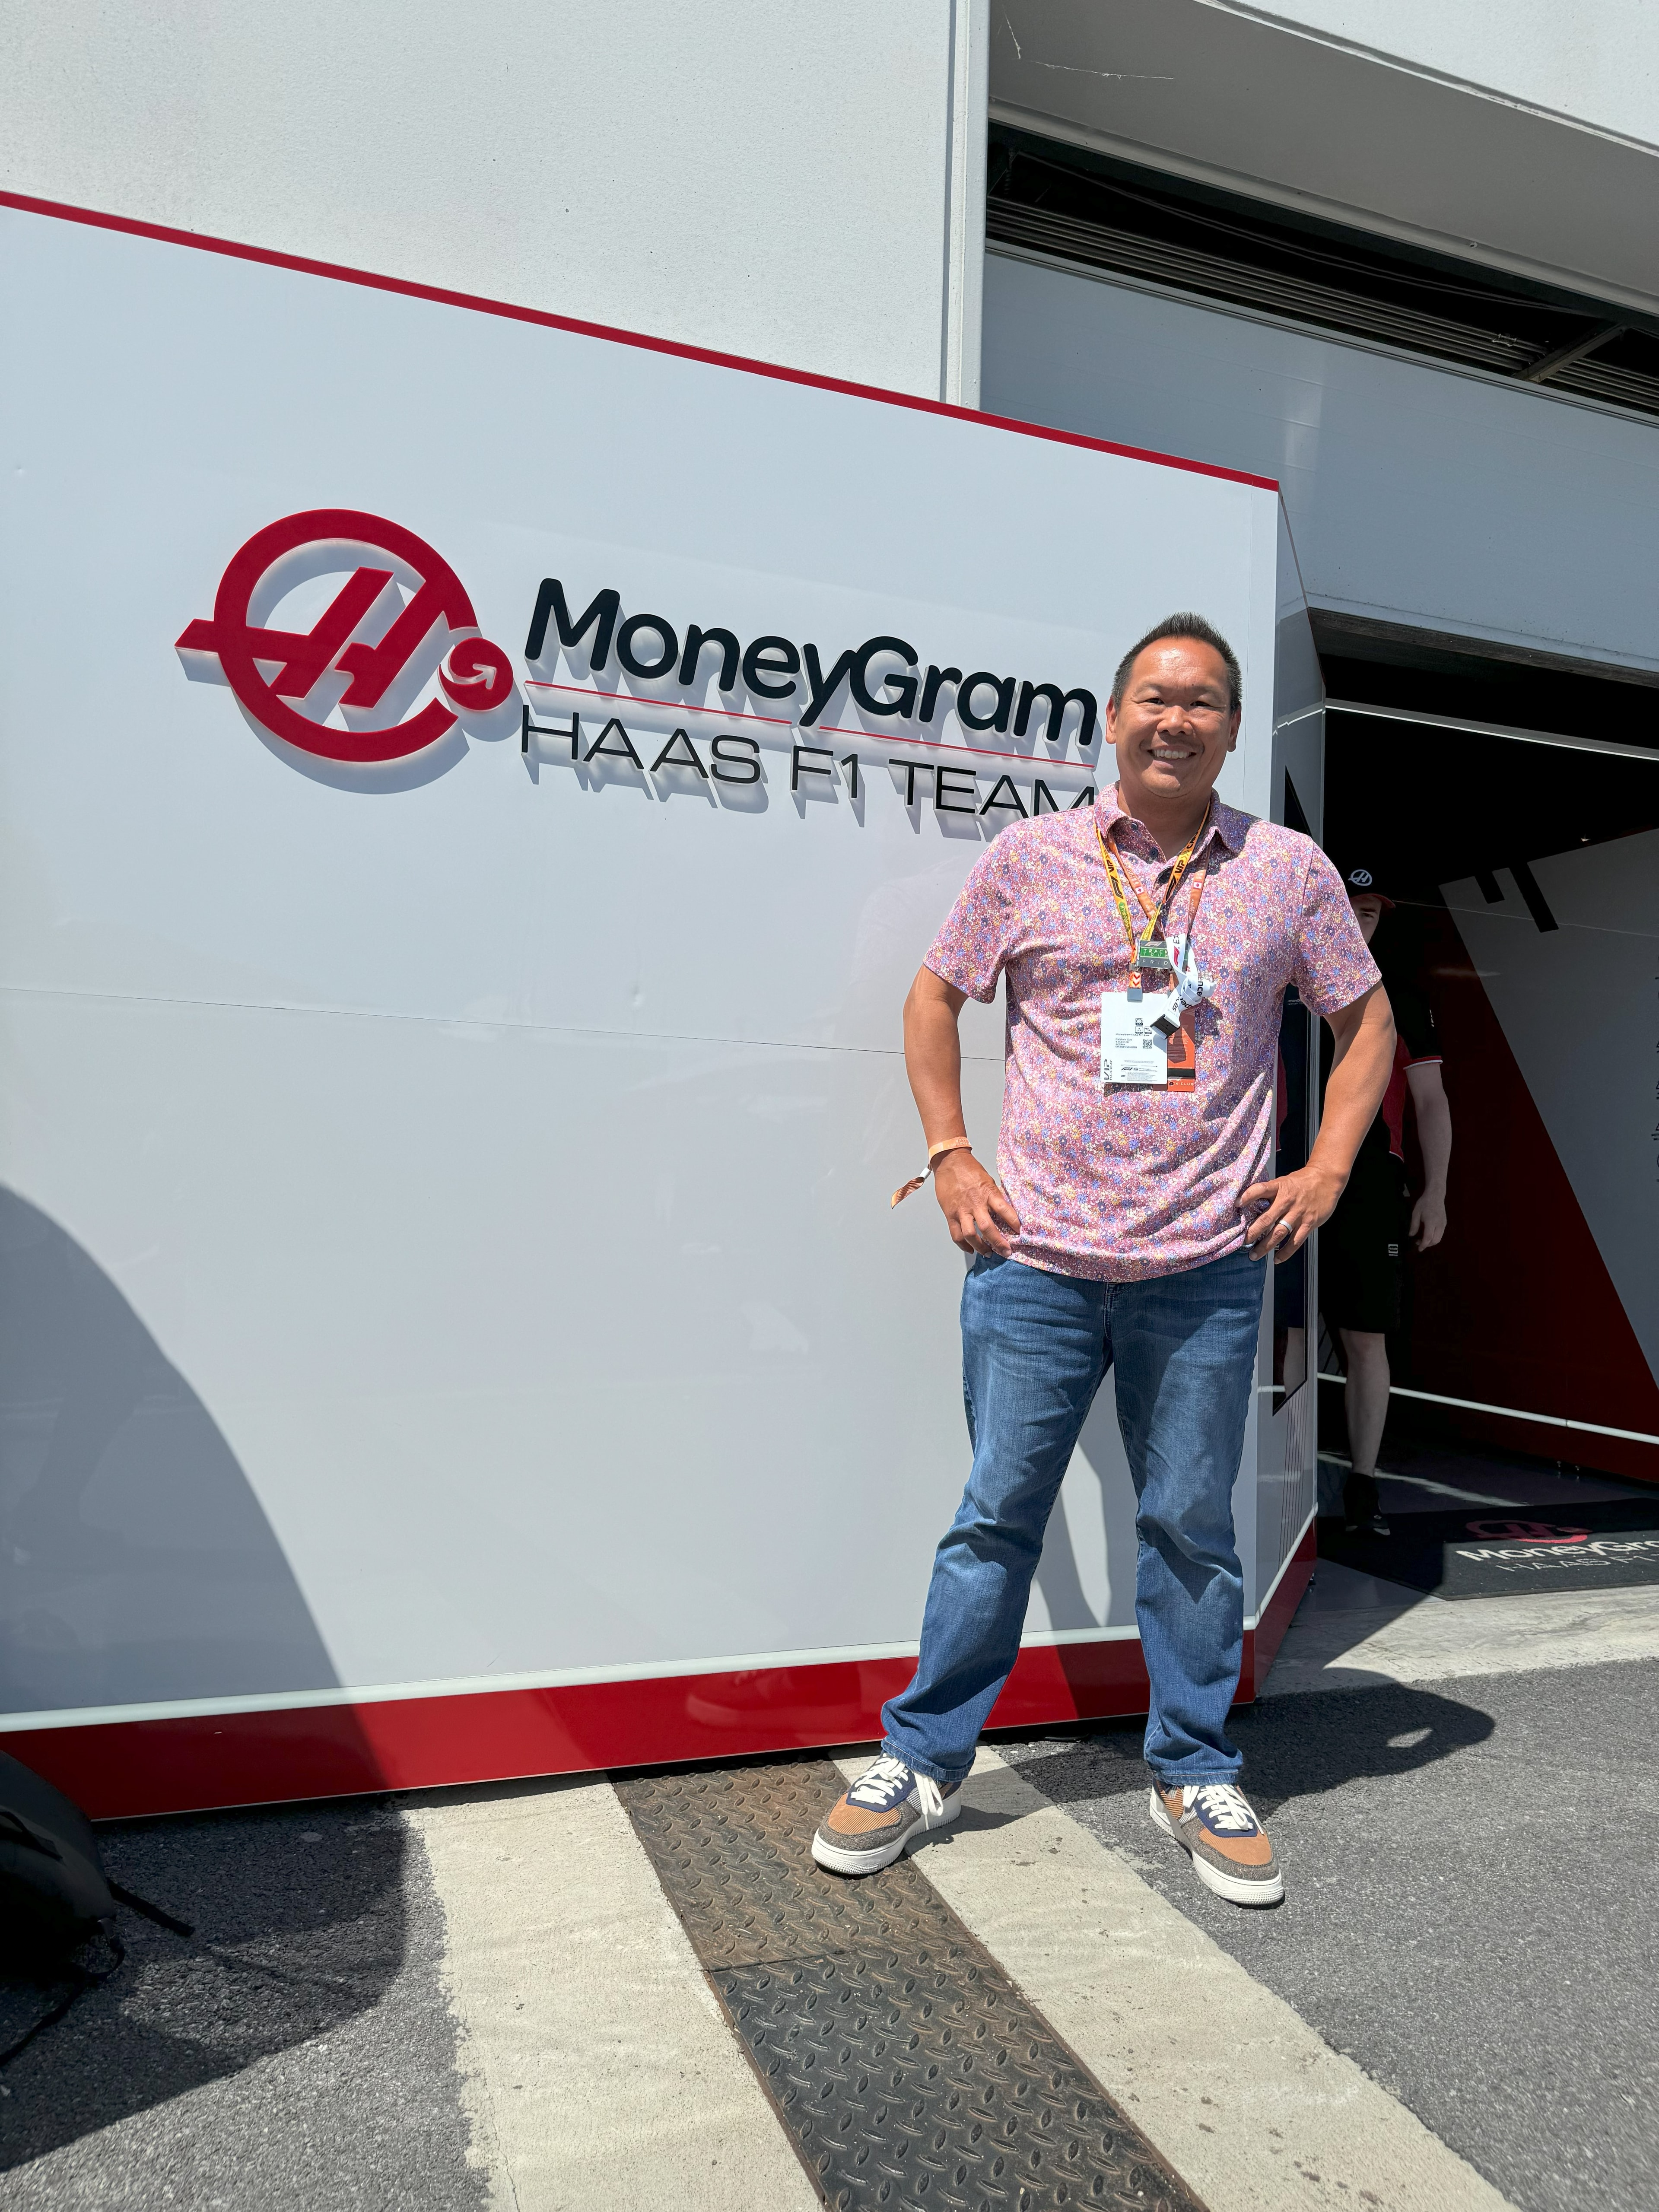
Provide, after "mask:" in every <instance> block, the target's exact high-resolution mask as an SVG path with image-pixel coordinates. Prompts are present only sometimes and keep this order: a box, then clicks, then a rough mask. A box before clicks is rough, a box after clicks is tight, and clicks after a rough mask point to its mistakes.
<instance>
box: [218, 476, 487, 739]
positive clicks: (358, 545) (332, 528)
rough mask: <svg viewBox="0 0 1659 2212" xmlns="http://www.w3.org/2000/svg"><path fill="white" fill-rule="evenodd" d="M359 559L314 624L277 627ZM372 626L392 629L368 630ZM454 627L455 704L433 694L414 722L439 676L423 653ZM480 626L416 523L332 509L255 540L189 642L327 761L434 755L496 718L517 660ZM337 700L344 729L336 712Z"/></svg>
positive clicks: (256, 712)
mask: <svg viewBox="0 0 1659 2212" xmlns="http://www.w3.org/2000/svg"><path fill="white" fill-rule="evenodd" d="M365 555H367V556H370V557H369V558H368V559H367V560H365V559H363V558H362V556H365ZM376 556H378V561H379V562H385V563H386V565H385V566H380V565H377V562H376ZM354 563H355V564H356V565H354ZM346 568H349V569H350V570H351V573H350V574H349V576H348V577H347V578H346V580H345V582H344V583H343V584H342V585H341V586H340V588H339V590H338V591H337V592H336V593H335V595H334V597H333V599H331V601H330V603H329V605H327V606H326V607H325V609H324V611H323V612H322V613H321V614H320V615H319V617H317V619H316V621H315V622H314V623H313V624H312V626H311V628H310V629H308V630H286V629H269V628H267V627H266V626H265V619H264V618H265V617H266V616H268V615H269V614H270V611H272V610H273V609H274V608H275V607H276V605H278V604H279V603H280V601H281V600H282V599H283V597H284V595H285V594H286V593H287V592H289V591H291V590H292V589H293V588H294V586H295V585H297V584H301V583H305V582H308V581H310V580H312V579H313V577H316V576H324V575H329V574H334V573H337V572H338V571H340V570H342V569H346ZM405 593H407V594H408V596H407V597H405ZM370 617H375V622H373V623H371V621H370ZM366 624H368V627H369V628H370V630H371V633H374V632H375V630H376V626H377V624H378V634H372V635H370V636H369V637H359V636H357V635H356V633H357V632H358V630H359V629H362V628H363V627H364V626H365V625H366ZM440 629H441V630H443V631H445V632H447V634H448V635H449V637H450V639H451V640H452V642H451V643H450V644H449V645H448V647H447V649H445V650H444V652H443V653H442V656H441V659H440V661H439V664H438V666H437V671H436V672H437V678H438V684H439V688H440V690H441V691H442V693H443V696H444V698H445V699H447V701H448V702H449V705H448V706H445V705H444V704H442V703H441V702H440V701H439V700H437V699H428V701H427V702H426V704H425V705H424V706H422V707H421V708H418V709H416V712H414V713H413V714H410V717H409V719H408V720H406V721H405V720H402V719H401V717H402V714H404V710H405V709H406V708H409V707H410V706H412V705H413V703H414V701H415V699H416V696H418V694H419V693H420V692H421V691H422V690H424V689H425V688H426V685H427V683H428V678H430V676H431V674H432V672H433V664H432V661H431V659H430V658H429V657H428V654H427V653H425V652H424V651H423V648H425V647H427V646H428V641H430V640H431V638H432V636H433V634H434V632H435V631H437V630H440ZM477 631H478V624H477V617H476V616H475V615H474V613H473V611H472V602H471V599H468V597H467V595H466V593H465V591H464V590H463V589H462V587H461V583H460V580H459V577H458V576H457V575H456V574H455V572H454V570H453V568H451V567H450V566H449V564H448V562H447V561H444V560H443V559H441V557H440V556H439V555H438V554H436V553H435V552H434V551H433V550H432V548H431V546H429V545H428V544H426V543H425V541H424V540H423V539H422V538H417V537H416V535H415V533H414V532H413V531H410V530H404V529H403V528H401V527H400V526H399V525H398V524H397V523H395V522H387V521H386V520H383V519H382V517H380V515H378V514H362V513H358V512H356V510H355V509H354V508H351V507H313V509H311V510H310V512H309V513H305V514H290V515H286V516H284V518H283V520H282V521H280V522H273V523H272V524H270V526H269V528H267V529H264V530H261V531H260V532H258V534H257V535H256V536H254V537H252V538H249V540H248V541H247V544H246V545H244V546H243V547H242V549H241V550H240V552H239V553H238V554H236V555H235V556H234V558H233V559H232V561H231V562H230V565H229V567H228V568H227V569H226V570H225V573H224V575H223V577H222V580H221V581H220V585H219V589H218V592H217V595H216V598H215V599H214V603H213V613H212V615H211V617H210V618H209V619H207V620H206V621H198V622H193V623H191V624H190V626H189V628H188V629H186V630H185V634H184V635H183V636H182V637H181V638H180V639H179V645H178V650H179V653H180V654H181V655H184V656H185V659H186V665H187V666H188V665H189V662H190V660H191V659H196V660H197V662H198V663H199V662H200V661H202V660H211V661H216V662H217V663H218V666H219V670H220V672H221V673H222V676H223V678H224V680H225V682H226V683H227V684H228V685H229V686H230V688H231V690H233V691H234V693H235V695H236V698H237V700H238V702H239V703H240V705H241V707H242V708H244V710H245V711H246V713H247V714H249V715H251V716H252V719H253V720H254V721H256V722H257V723H258V726H259V727H260V728H261V729H262V730H264V731H266V732H269V734H270V736H271V737H273V738H281V739H282V741H283V744H289V745H294V746H295V747H297V749H298V750H300V751H301V752H306V753H312V754H315V755H317V756H318V757H320V758H322V759H325V760H334V761H355V762H369V761H392V760H404V759H407V758H408V757H410V755H411V754H413V753H418V752H424V751H425V750H426V749H427V748H428V746H429V745H434V744H437V743H438V741H439V740H440V738H443V737H446V736H447V734H448V732H450V731H451V730H452V729H453V727H454V726H455V723H456V721H457V720H458V718H459V715H461V714H466V715H474V714H485V713H488V712H489V710H490V709H491V708H495V707H499V706H501V704H502V703H503V702H504V701H505V700H506V699H507V697H508V696H509V695H510V693H511V692H512V690H513V668H512V664H511V662H510V661H509V660H508V659H507V655H506V653H503V652H502V650H501V647H500V646H498V645H492V644H491V643H490V641H489V639H488V638H485V637H480V636H479V635H478V634H477ZM330 677H332V678H334V679H335V681H334V683H333V684H331V685H325V684H324V679H325V678H330ZM342 678H343V679H344V688H343V689H340V688H339V687H340V681H341V679H342ZM319 687H323V688H322V690H320V691H319ZM313 695H317V696H315V697H313ZM336 707H338V708H339V709H340V711H341V713H342V714H343V715H344V716H345V717H346V721H347V726H346V727H345V728H343V729H342V728H340V727H339V726H337V724H335V723H332V722H331V721H330V720H328V719H327V717H328V716H329V715H330V714H331V713H332V712H333V710H334V708H336ZM307 709H310V711H307ZM388 717H392V719H388ZM354 718H356V720H355V722H354Z"/></svg>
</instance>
